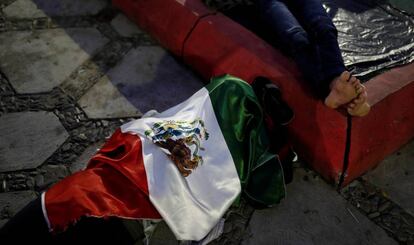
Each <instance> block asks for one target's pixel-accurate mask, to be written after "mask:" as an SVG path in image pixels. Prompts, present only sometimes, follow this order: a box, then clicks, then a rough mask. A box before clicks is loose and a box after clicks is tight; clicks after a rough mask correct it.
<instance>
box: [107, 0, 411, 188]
mask: <svg viewBox="0 0 414 245" xmlns="http://www.w3.org/2000/svg"><path fill="white" fill-rule="evenodd" d="M113 2H114V4H115V5H116V6H118V7H119V8H120V9H122V10H123V11H124V12H125V13H126V14H127V15H128V16H129V17H130V18H131V19H132V20H134V21H135V22H136V23H137V24H138V25H139V26H140V27H141V28H143V29H144V30H147V31H148V32H149V33H150V34H151V35H153V36H154V37H155V38H156V39H157V40H159V41H160V43H161V44H162V45H164V46H165V47H166V48H168V49H170V50H171V51H172V52H173V53H175V54H176V55H178V56H180V57H182V58H183V60H184V61H185V62H186V63H188V64H189V65H190V66H192V67H193V68H194V69H195V70H197V71H198V72H199V73H200V74H201V75H202V76H203V77H204V78H205V79H207V80H208V79H209V78H210V77H212V76H215V75H221V74H223V73H229V74H232V75H235V76H238V77H240V78H242V79H244V80H246V81H248V82H251V81H252V80H253V79H254V77H256V76H258V75H262V76H267V77H269V78H271V79H272V80H273V81H275V83H277V84H278V86H279V87H281V89H282V92H283V96H284V99H285V100H286V101H287V102H288V103H289V104H290V105H291V106H292V108H293V109H294V110H295V112H296V119H295V120H294V121H293V122H292V124H291V125H290V128H289V130H290V135H291V139H292V141H293V144H294V146H295V149H296V151H297V152H298V153H299V155H300V156H301V157H302V158H303V159H305V160H306V161H307V162H308V163H309V164H310V165H312V167H313V168H314V169H315V170H316V171H318V172H319V173H320V174H321V175H322V176H323V177H324V178H326V179H327V180H329V181H331V182H335V183H338V181H339V180H340V177H341V176H342V174H343V172H344V171H345V172H346V173H345V175H344V177H345V178H344V181H345V182H344V183H349V182H350V181H351V180H352V179H354V178H356V177H358V176H360V175H361V174H363V173H364V172H366V171H367V170H369V169H371V168H373V167H374V166H375V165H376V164H377V163H378V162H379V161H380V160H381V159H383V158H384V157H385V156H386V155H388V154H389V153H391V152H392V151H394V150H396V149H398V148H399V147H400V146H401V145H402V144H404V143H406V142H408V141H409V140H410V139H411V138H412V137H413V136H414V110H412V109H411V108H412V106H413V105H414V101H413V99H414V98H413V96H412V95H413V94H414V93H413V92H414V82H413V80H414V74H413V73H414V69H413V65H410V66H407V67H409V68H399V69H397V70H395V69H394V70H392V71H390V72H387V73H384V74H382V75H381V76H378V77H376V78H374V79H373V80H371V81H369V82H367V88H368V92H369V94H370V98H369V100H370V102H371V103H372V105H373V106H372V112H371V113H370V114H369V115H368V116H367V117H364V118H353V119H352V121H348V120H347V117H346V115H345V114H343V113H341V112H338V111H334V110H330V109H328V108H326V107H325V106H324V105H323V104H322V103H321V102H320V101H318V100H316V99H315V98H313V97H312V96H310V92H309V91H307V89H306V86H304V85H303V81H302V80H301V77H300V75H299V72H298V70H297V68H296V67H295V64H294V63H293V62H292V61H291V60H289V59H288V58H286V57H284V56H283V55H282V54H281V53H280V52H279V51H277V50H275V49H274V48H273V47H271V46H270V45H268V44H267V43H266V42H264V41H263V40H261V39H259V38H258V37H256V35H254V34H253V33H251V32H250V31H248V30H246V29H245V28H243V27H242V26H240V25H239V24H237V23H235V22H233V21H232V20H231V19H229V18H227V17H226V16H223V15H222V14H220V13H214V12H213V11H211V10H209V9H207V8H206V7H205V6H203V4H202V3H201V1H200V0H113ZM396 73H399V74H396ZM410 109H411V110H410ZM348 122H350V123H348ZM348 127H350V128H349V129H351V130H350V134H348V133H347V129H348ZM275 137H277V136H275ZM347 141H348V142H347ZM346 146H348V147H349V150H350V151H349V154H348V153H347V152H346V150H345V149H346Z"/></svg>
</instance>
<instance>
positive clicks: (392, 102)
mask: <svg viewBox="0 0 414 245" xmlns="http://www.w3.org/2000/svg"><path fill="white" fill-rule="evenodd" d="M411 79H412V81H414V76H412V77H411ZM413 136H414V82H411V83H409V84H408V85H407V86H405V87H403V88H402V89H400V90H398V91H397V92H394V93H393V94H389V95H388V96H387V97H386V98H384V99H383V100H381V101H379V102H378V103H376V104H375V105H374V107H373V109H372V111H371V112H370V114H368V116H366V117H364V118H355V119H354V120H353V122H352V135H351V137H352V138H351V151H350V163H351V164H350V166H349V168H348V172H347V173H348V175H347V177H346V179H345V184H346V183H349V182H350V181H352V180H353V179H355V178H357V177H358V176H361V175H362V174H363V173H365V172H367V171H368V170H370V169H372V168H374V167H375V166H376V165H377V164H378V163H379V162H380V161H381V160H382V159H384V158H385V157H386V156H388V155H389V154H391V153H392V152H394V151H396V150H398V149H399V148H400V147H401V146H402V145H404V144H405V143H408V142H409V141H410V140H411V139H412V138H413Z"/></svg>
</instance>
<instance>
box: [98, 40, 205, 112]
mask: <svg viewBox="0 0 414 245" xmlns="http://www.w3.org/2000/svg"><path fill="white" fill-rule="evenodd" d="M107 76H108V78H109V80H110V81H111V83H112V84H113V85H115V86H116V87H117V88H118V90H119V91H120V92H121V93H122V94H123V95H124V96H125V97H126V98H127V99H128V101H129V102H131V103H132V104H133V105H134V106H135V107H136V108H138V109H139V110H140V111H142V112H145V111H148V110H151V109H156V110H157V111H160V112H161V111H163V110H165V109H168V108H170V107H172V106H174V105H176V104H178V103H180V102H182V101H184V100H186V99H187V98H188V97H190V96H191V95H192V94H193V93H194V92H196V91H197V90H199V89H200V88H201V87H203V85H204V84H203V83H202V82H201V80H200V79H199V78H198V77H196V76H195V75H194V74H193V73H192V72H191V71H190V70H189V69H188V68H186V67H185V66H184V65H182V64H181V63H180V62H178V61H177V60H176V59H175V58H174V57H172V56H171V55H170V54H169V53H168V52H167V51H165V50H164V49H162V48H160V47H155V46H141V47H138V48H136V49H132V50H131V51H129V53H128V54H127V55H126V56H125V57H124V59H123V60H122V62H120V64H118V65H117V66H116V67H114V68H113V69H111V70H110V71H109V72H108V74H107ZM97 99H98V98H97Z"/></svg>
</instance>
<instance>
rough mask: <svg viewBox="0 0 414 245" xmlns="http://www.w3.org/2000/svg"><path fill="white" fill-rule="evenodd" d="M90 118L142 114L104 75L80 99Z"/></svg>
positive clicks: (80, 103)
mask: <svg viewBox="0 0 414 245" xmlns="http://www.w3.org/2000/svg"><path fill="white" fill-rule="evenodd" d="M78 102H79V105H80V106H81V107H82V108H83V110H84V111H85V113H86V114H87V115H88V117H89V118H122V117H137V116H141V112H140V111H139V110H138V109H137V108H135V106H134V105H132V104H131V103H130V102H129V101H128V100H127V99H126V98H125V97H124V96H123V95H122V94H121V93H120V92H119V91H118V89H117V88H116V87H114V85H112V83H111V81H109V79H108V77H107V76H104V77H102V78H101V79H100V80H99V82H97V83H96V84H95V85H94V86H93V87H92V88H91V89H90V90H89V91H88V92H87V93H86V94H85V95H83V96H82V97H81V98H80V100H79V101H78Z"/></svg>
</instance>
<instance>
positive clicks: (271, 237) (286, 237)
mask: <svg viewBox="0 0 414 245" xmlns="http://www.w3.org/2000/svg"><path fill="white" fill-rule="evenodd" d="M312 175H313V174H312V173H308V174H307V173H306V172H305V170H303V169H296V171H295V175H294V181H293V183H291V184H289V185H288V186H287V197H286V199H285V200H283V201H282V202H281V203H280V204H279V205H276V206H275V207H273V208H271V209H264V210H257V211H255V212H254V214H253V216H252V218H251V220H250V223H249V230H250V232H251V234H250V237H246V238H245V239H244V241H243V244H244V245H248V244H255V245H256V244H295V245H297V244H318V245H319V244H321V245H322V244H384V245H385V244H387V245H390V244H397V242H395V241H394V240H393V239H391V238H390V237H388V236H387V234H386V233H385V231H384V230H382V229H381V228H380V227H378V226H376V225H375V224H374V223H372V222H371V221H370V220H368V219H367V218H366V217H365V216H363V215H362V214H361V213H359V211H357V210H356V209H355V208H353V207H352V206H351V205H349V204H347V202H346V201H345V200H344V199H343V198H341V196H340V195H339V194H338V193H337V192H336V191H335V190H334V189H332V187H331V186H329V185H327V184H326V183H325V182H324V181H323V180H321V179H320V178H314V177H312Z"/></svg>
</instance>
